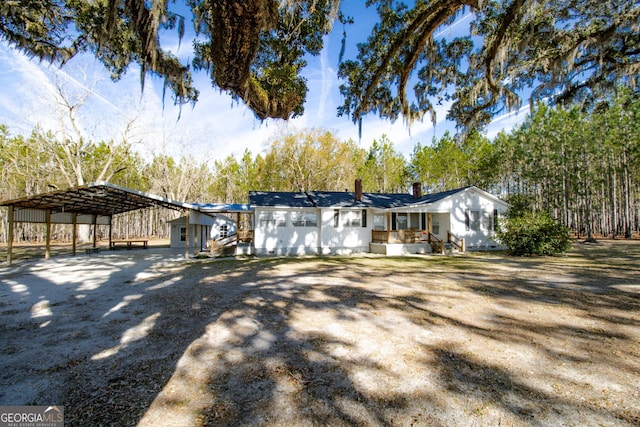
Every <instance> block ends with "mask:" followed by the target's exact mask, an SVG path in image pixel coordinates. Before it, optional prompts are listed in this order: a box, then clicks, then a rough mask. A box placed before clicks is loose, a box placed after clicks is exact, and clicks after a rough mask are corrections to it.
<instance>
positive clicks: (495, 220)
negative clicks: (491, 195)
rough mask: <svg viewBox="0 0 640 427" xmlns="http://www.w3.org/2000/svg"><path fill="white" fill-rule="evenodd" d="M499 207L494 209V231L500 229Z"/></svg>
mask: <svg viewBox="0 0 640 427" xmlns="http://www.w3.org/2000/svg"><path fill="white" fill-rule="evenodd" d="M498 215H499V214H498V209H494V210H493V231H498Z"/></svg>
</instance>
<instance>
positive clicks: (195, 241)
mask: <svg viewBox="0 0 640 427" xmlns="http://www.w3.org/2000/svg"><path fill="white" fill-rule="evenodd" d="M199 228H200V227H199V226H198V224H193V256H196V255H198V242H199V239H198V235H199V234H200V233H198V229H199Z"/></svg>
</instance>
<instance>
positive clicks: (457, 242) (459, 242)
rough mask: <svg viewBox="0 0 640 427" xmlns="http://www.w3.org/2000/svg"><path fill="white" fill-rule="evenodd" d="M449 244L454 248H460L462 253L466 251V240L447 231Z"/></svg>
mask: <svg viewBox="0 0 640 427" xmlns="http://www.w3.org/2000/svg"><path fill="white" fill-rule="evenodd" d="M447 242H449V243H451V245H452V246H455V247H456V248H458V250H459V251H460V252H464V250H465V245H464V239H461V238H460V237H458V236H456V235H455V234H453V233H452V232H451V231H447Z"/></svg>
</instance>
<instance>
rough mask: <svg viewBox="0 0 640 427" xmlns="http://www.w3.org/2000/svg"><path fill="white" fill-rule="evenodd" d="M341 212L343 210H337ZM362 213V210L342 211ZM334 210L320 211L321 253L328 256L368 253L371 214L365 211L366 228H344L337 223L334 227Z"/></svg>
mask: <svg viewBox="0 0 640 427" xmlns="http://www.w3.org/2000/svg"><path fill="white" fill-rule="evenodd" d="M338 210H339V211H343V209H338ZM347 210H354V211H362V209H344V211H347ZM334 215H335V209H333V208H325V209H322V241H321V253H322V254H325V255H328V254H345V255H346V254H352V253H361V252H369V243H371V229H372V228H373V213H372V212H371V211H370V210H367V226H366V227H362V226H359V227H345V226H343V225H342V222H341V221H338V227H335V219H334Z"/></svg>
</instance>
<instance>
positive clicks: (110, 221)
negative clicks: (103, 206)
mask: <svg viewBox="0 0 640 427" xmlns="http://www.w3.org/2000/svg"><path fill="white" fill-rule="evenodd" d="M112 236H113V215H109V249H111V238H112Z"/></svg>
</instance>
